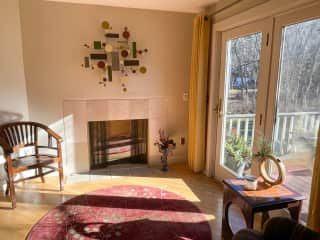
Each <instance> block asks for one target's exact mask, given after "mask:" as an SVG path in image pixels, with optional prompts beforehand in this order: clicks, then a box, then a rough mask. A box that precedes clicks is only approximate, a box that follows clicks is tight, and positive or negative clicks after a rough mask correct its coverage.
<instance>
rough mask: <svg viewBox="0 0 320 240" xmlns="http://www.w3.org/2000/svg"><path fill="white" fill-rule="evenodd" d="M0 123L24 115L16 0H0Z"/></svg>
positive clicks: (22, 76) (19, 32)
mask: <svg viewBox="0 0 320 240" xmlns="http://www.w3.org/2000/svg"><path fill="white" fill-rule="evenodd" d="M0 29H1V37H0V124H1V123H3V122H6V121H10V120H17V119H19V120H20V119H22V118H24V119H27V118H28V106H27V96H26V85H25V77H24V69H23V58H22V42H21V29H20V18H19V2H18V0H1V1H0Z"/></svg>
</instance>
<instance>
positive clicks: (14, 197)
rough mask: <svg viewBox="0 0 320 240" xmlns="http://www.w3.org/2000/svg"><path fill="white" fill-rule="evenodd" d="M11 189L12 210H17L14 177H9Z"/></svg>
mask: <svg viewBox="0 0 320 240" xmlns="http://www.w3.org/2000/svg"><path fill="white" fill-rule="evenodd" d="M9 189H10V199H11V204H12V208H13V209H14V208H16V202H17V201H16V191H15V188H14V182H13V176H9Z"/></svg>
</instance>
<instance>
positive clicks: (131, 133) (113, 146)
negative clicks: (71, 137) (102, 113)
mask: <svg viewBox="0 0 320 240" xmlns="http://www.w3.org/2000/svg"><path fill="white" fill-rule="evenodd" d="M88 129H89V150H90V169H92V170H93V169H99V168H105V167H108V165H113V164H122V163H140V164H141V163H147V156H148V119H133V120H111V121H89V122H88Z"/></svg>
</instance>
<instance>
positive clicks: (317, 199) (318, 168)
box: [308, 127, 320, 232]
mask: <svg viewBox="0 0 320 240" xmlns="http://www.w3.org/2000/svg"><path fill="white" fill-rule="evenodd" d="M308 226H309V227H310V228H311V229H313V230H314V231H317V232H320V127H319V131H318V141H317V150H316V156H315V159H314V168H313V177H312V187H311V196H310V205H309V217H308Z"/></svg>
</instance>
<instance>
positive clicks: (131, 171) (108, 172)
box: [66, 163, 161, 183]
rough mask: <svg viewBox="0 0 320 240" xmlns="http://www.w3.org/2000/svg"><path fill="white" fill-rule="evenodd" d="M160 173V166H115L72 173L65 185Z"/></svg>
mask: <svg viewBox="0 0 320 240" xmlns="http://www.w3.org/2000/svg"><path fill="white" fill-rule="evenodd" d="M159 173H161V170H160V166H153V167H150V166H148V165H147V164H137V163H135V164H130V163H124V164H115V165H110V166H108V167H106V168H101V169H95V170H90V171H88V172H82V173H74V174H71V175H69V176H68V177H67V180H66V182H67V183H75V182H83V181H90V180H103V179H114V178H121V177H130V176H132V177H134V176H150V175H154V174H159Z"/></svg>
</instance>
